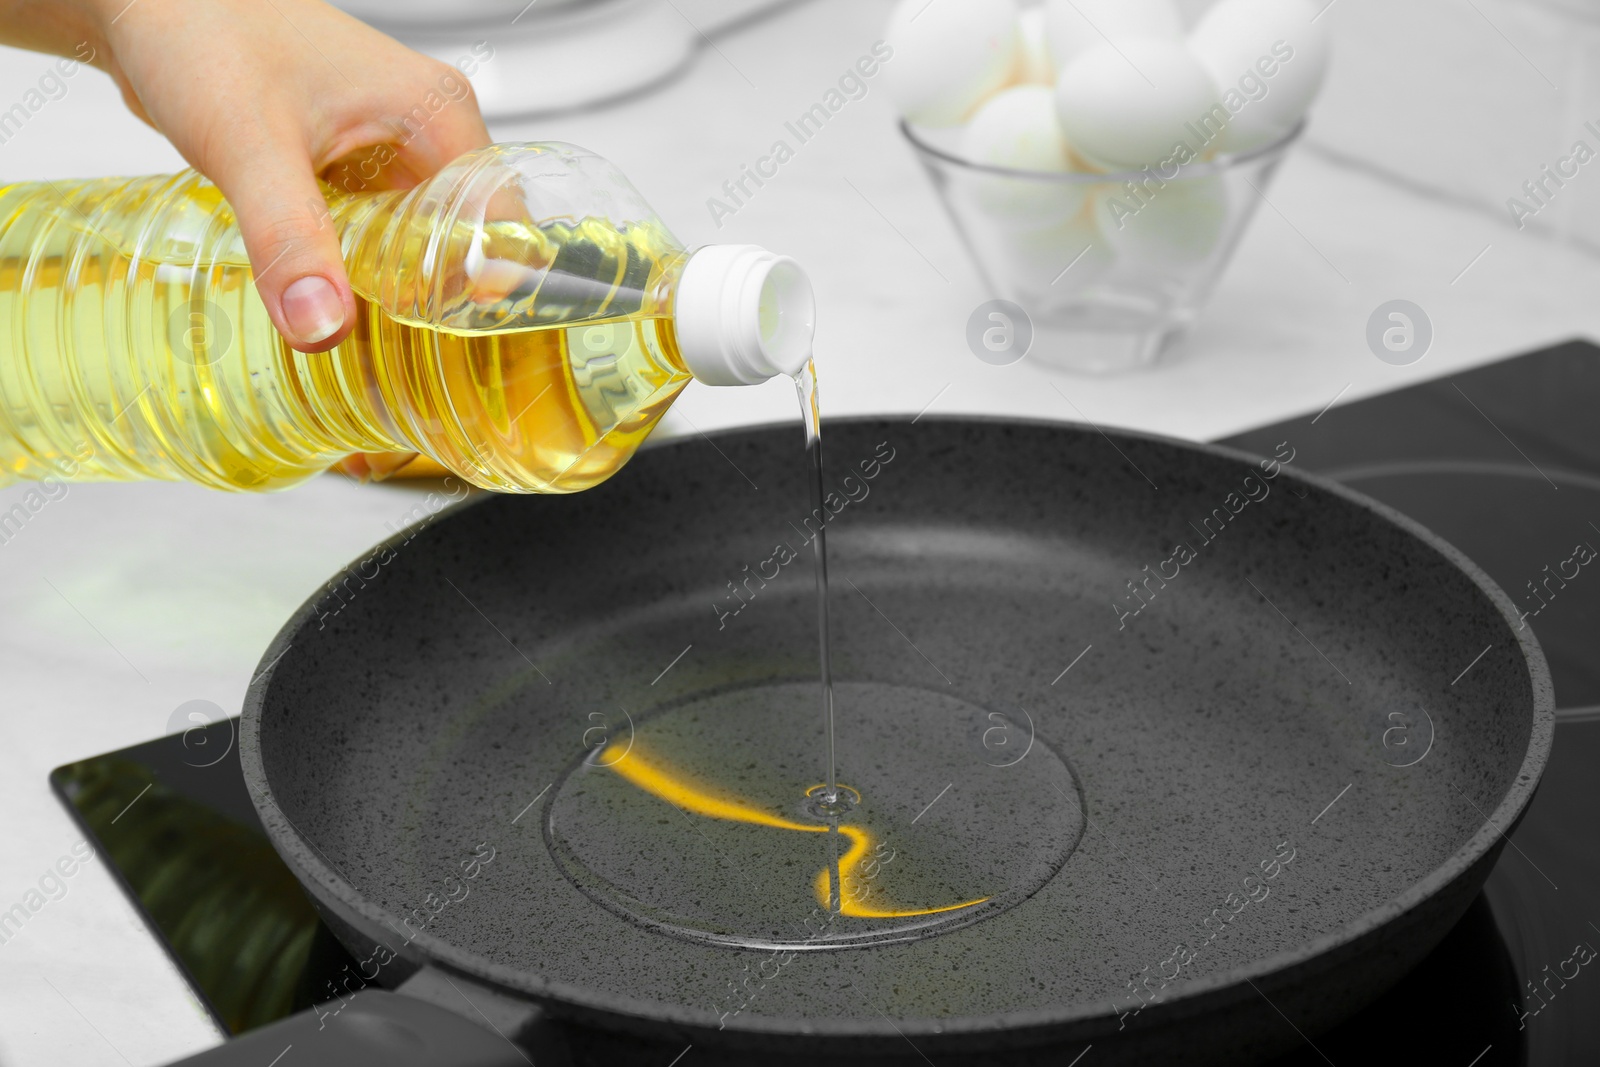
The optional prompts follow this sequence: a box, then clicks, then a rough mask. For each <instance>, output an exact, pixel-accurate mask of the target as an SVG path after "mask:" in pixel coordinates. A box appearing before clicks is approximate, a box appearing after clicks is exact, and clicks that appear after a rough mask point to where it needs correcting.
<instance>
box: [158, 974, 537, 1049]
mask: <svg viewBox="0 0 1600 1067" xmlns="http://www.w3.org/2000/svg"><path fill="white" fill-rule="evenodd" d="M419 973H430V969H429V968H424V969H423V971H422V972H419ZM441 977H442V976H441ZM413 980H414V979H413ZM457 981H460V980H459V979H458V980H457ZM410 984H411V983H410V982H408V983H407V985H408V986H409V985H410ZM483 992H487V991H483ZM423 995H424V996H425V995H426V993H424V994H423ZM528 1007H529V1009H530V1012H531V1015H530V1016H529V1017H528V1018H526V1019H525V1020H524V1025H523V1026H522V1027H519V1028H518V1030H517V1031H514V1032H516V1033H517V1034H518V1036H519V1037H521V1036H522V1035H524V1034H527V1033H528V1032H529V1031H530V1030H540V1029H546V1028H547V1024H546V1023H545V1022H544V1020H543V1013H542V1012H541V1011H540V1010H539V1009H538V1008H537V1007H535V1006H532V1005H529V1006H528ZM484 1020H485V1021H489V1017H488V1016H484ZM491 1025H493V1024H492V1023H491ZM502 1029H503V1028H502ZM290 1049H293V1055H292V1056H290V1057H289V1058H288V1059H286V1060H285V1067H287V1065H288V1064H291V1063H292V1064H293V1065H294V1067H367V1065H371V1067H527V1064H528V1062H529V1057H528V1054H527V1053H526V1052H524V1051H522V1049H521V1048H519V1047H518V1046H516V1045H514V1044H512V1043H511V1040H510V1039H509V1038H507V1037H504V1036H501V1035H500V1034H498V1033H496V1032H495V1031H494V1030H492V1029H489V1028H488V1027H486V1026H484V1025H482V1024H481V1023H477V1022H473V1021H472V1020H471V1019H469V1018H467V1017H466V1016H464V1015H462V1014H459V1013H457V1012H456V1011H453V1010H451V1009H449V1008H443V1007H440V1006H438V1005H437V1004H432V1003H429V1002H428V1000H426V999H422V998H421V997H419V996H408V995H405V994H402V993H390V992H388V991H386V990H382V989H363V990H361V991H360V992H359V993H356V994H355V995H353V996H352V997H351V998H350V1000H349V1001H348V1002H346V1003H345V1004H344V1006H343V1007H342V1008H338V1009H337V1010H333V1005H332V1004H324V1005H321V1006H320V1007H316V1008H309V1009H307V1010H305V1011H303V1012H300V1013H299V1014H298V1015H291V1016H290V1017H289V1018H287V1019H280V1020H279V1021H277V1022H275V1023H272V1024H271V1025H269V1026H263V1027H262V1028H260V1029H259V1030H252V1031H250V1032H249V1033H247V1034H244V1035H242V1036H240V1037H237V1038H234V1039H233V1040H231V1041H228V1042H226V1043H225V1044H222V1045H219V1046H217V1047H216V1048H213V1049H207V1050H206V1051H205V1052H201V1053H199V1054H198V1055H195V1056H190V1057H188V1058H187V1059H183V1060H179V1061H177V1062H176V1063H174V1064H171V1065H170V1067H266V1065H267V1064H274V1063H277V1062H278V1059H279V1058H280V1057H283V1056H284V1053H286V1052H288V1051H289V1050H290ZM538 1059H539V1063H540V1067H544V1063H545V1062H546V1060H545V1058H544V1057H539V1058H538Z"/></svg>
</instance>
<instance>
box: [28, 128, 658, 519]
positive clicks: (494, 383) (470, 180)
mask: <svg viewBox="0 0 1600 1067" xmlns="http://www.w3.org/2000/svg"><path fill="white" fill-rule="evenodd" d="M327 192H328V205H327V210H326V213H325V214H322V208H321V205H308V207H307V210H308V211H312V210H315V211H317V212H318V214H319V215H320V216H321V219H322V222H323V224H324V225H331V226H334V227H336V228H337V230H338V233H339V235H340V239H341V242H342V245H343V249H344V258H345V263H346V266H347V267H348V269H349V273H350V279H351V284H352V287H353V288H354V289H355V292H356V298H357V300H356V303H357V312H356V314H357V318H356V323H355V328H354V330H353V331H352V333H351V334H350V336H349V338H348V339H347V340H346V341H345V342H344V343H343V344H341V345H339V346H338V347H337V348H335V349H333V350H331V351H329V352H325V353H320V354H316V355H305V354H302V353H299V352H295V351H294V350H292V349H291V348H289V346H288V344H287V343H286V342H285V341H284V340H283V338H282V337H280V336H279V335H278V333H277V332H276V331H275V330H274V329H273V327H272V324H271V322H270V320H269V319H268V317H267V313H266V309H265V308H264V307H263V306H262V304H261V301H260V298H259V297H258V296H257V293H256V289H255V285H254V277H253V275H252V273H251V268H250V265H249V261H248V259H247V257H246V255H245V252H244V246H243V243H242V241H241V239H240V236H239V230H238V227H237V225H236V224H235V221H234V216H233V212H232V210H231V209H230V208H229V206H228V204H227V202H226V201H225V200H223V199H222V197H221V195H220V194H219V193H218V191H217V190H216V188H215V187H214V186H212V185H211V184H210V183H209V182H207V181H206V180H205V179H203V178H201V177H200V176H198V175H197V174H195V173H194V172H192V171H189V172H185V173H183V174H179V175H176V176H164V177H151V178H135V179H102V180H95V181H82V182H59V181H58V182H28V183H18V184H13V185H5V186H0V331H4V335H3V336H0V484H3V483H4V482H6V481H9V480H13V479H19V478H20V479H42V478H46V477H51V476H54V477H57V478H62V479H70V480H109V479H136V478H160V479H183V480H188V481H194V482H199V483H201V484H204V485H209V486H214V487H217V488H224V489H254V490H264V489H276V488H281V487H284V486H288V485H292V484H294V483H296V482H298V481H301V480H303V479H305V478H307V477H310V476H311V475H313V474H315V473H317V472H318V471H321V470H324V469H326V468H327V467H328V466H329V465H330V464H332V463H334V462H336V461H337V460H339V459H340V458H342V457H343V456H345V455H348V454H349V453H352V452H411V451H416V452H421V453H423V454H425V455H427V456H430V457H432V458H433V459H435V460H437V461H438V462H440V463H441V464H443V465H444V466H445V467H447V468H449V469H451V470H453V471H455V472H456V473H457V474H459V475H461V476H462V477H463V478H465V479H466V480H468V481H470V482H472V483H473V484H476V485H479V486H482V487H485V488H491V489H496V490H501V491H509V492H572V491H576V490H580V489H584V488H587V487H589V486H591V485H594V484H596V483H598V482H600V481H603V480H604V479H605V478H607V477H609V476H610V475H611V474H613V473H614V472H615V471H616V470H617V469H618V468H619V467H621V466H622V464H623V463H625V462H626V461H627V459H628V458H629V456H631V455H632V453H633V451H634V449H635V448H637V447H638V445H639V443H640V442H641V441H642V440H643V439H644V437H645V436H646V435H647V434H648V433H649V431H650V429H651V428H652V427H653V426H654V425H655V423H656V422H657V421H658V420H659V419H660V417H661V415H662V413H663V412H664V411H665V410H666V408H667V407H668V406H669V405H670V404H671V402H672V400H673V399H674V398H675V397H676V396H677V394H678V393H679V392H680V391H681V390H682V389H683V387H684V385H685V384H687V382H688V381H689V374H688V372H687V371H686V370H685V369H684V366H683V361H682V359H681V357H680V355H679V353H678V351H677V343H676V339H675V335H674V331H673V327H672V321H671V318H670V314H671V309H672V295H673V288H674V286H675V284H676V280H677V278H678V276H679V274H680V272H681V270H682V267H683V263H684V260H685V254H684V253H683V251H682V250H681V248H680V246H679V245H678V244H677V242H676V241H675V240H674V239H673V238H672V235H671V234H670V233H668V232H667V230H666V229H665V228H664V227H663V226H662V225H661V223H660V222H659V220H657V219H656V218H655V216H654V214H653V213H652V212H651V211H650V209H649V208H648V206H646V205H645V204H644V203H643V201H642V200H641V199H640V198H639V196H638V194H637V193H636V192H635V191H634V190H633V189H632V187H631V186H630V185H628V183H627V181H626V179H624V178H622V176H621V175H620V174H618V173H617V172H616V171H615V170H614V169H613V168H611V166H610V165H609V164H607V163H606V162H605V161H604V160H602V159H600V158H599V157H597V156H593V155H591V154H589V153H586V152H583V151H582V150H579V149H574V148H572V147H570V146H565V145H535V144H522V145H516V144H513V145H495V146H491V147H490V148H486V149H483V150H480V151H478V152H474V153H471V154H469V155H467V156H464V157H462V158H461V159H459V160H457V161H456V162H454V163H452V164H451V165H450V166H449V167H447V168H446V169H445V170H444V171H442V172H441V173H440V174H439V175H437V176H436V177H435V178H433V179H432V180H430V181H429V182H427V183H426V184H424V185H422V186H419V187H418V188H417V189H414V190H411V191H409V192H406V193H398V192H381V193H367V194H358V195H345V194H339V193H336V192H334V191H333V190H331V189H329V190H328V191H327ZM266 269H267V270H271V269H272V267H271V266H268V267H267V268H266Z"/></svg>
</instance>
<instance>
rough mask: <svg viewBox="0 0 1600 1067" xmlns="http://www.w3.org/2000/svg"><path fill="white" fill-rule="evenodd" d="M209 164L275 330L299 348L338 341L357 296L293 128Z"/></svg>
mask: <svg viewBox="0 0 1600 1067" xmlns="http://www.w3.org/2000/svg"><path fill="white" fill-rule="evenodd" d="M208 163H209V166H208V167H207V168H206V171H207V176H208V177H210V178H211V180H212V181H214V182H215V183H216V184H217V187H218V188H219V189H220V190H222V195H223V196H224V197H226V198H227V200H228V203H229V204H231V205H232V206H233V210H234V214H235V215H236V216H237V217H238V220H239V229H240V232H241V233H242V234H243V236H244V245H245V250H246V251H247V252H248V253H249V254H250V266H251V269H252V270H253V271H254V272H255V282H256V291H257V292H258V293H260V294H261V302H262V303H263V304H265V305H266V309H267V314H268V315H269V316H270V317H271V318H272V324H273V325H274V326H276V327H277V328H278V332H279V333H281V334H283V336H284V337H285V338H286V339H287V340H288V341H289V343H290V344H291V345H292V346H294V347H295V348H297V349H299V350H300V351H302V352H322V351H325V350H326V349H329V348H332V347H333V346H334V345H336V344H338V343H339V342H340V341H342V340H344V338H345V336H346V335H347V334H348V333H349V332H350V327H351V325H352V324H353V323H354V321H355V298H354V297H353V296H352V295H351V293H350V282H349V279H348V278H347V277H346V276H345V269H344V260H343V259H342V258H340V252H339V235H338V232H337V230H336V229H335V228H334V226H333V222H332V220H331V219H330V218H329V216H328V209H327V202H326V201H325V200H324V199H323V196H322V190H321V188H320V187H319V186H318V185H317V180H316V177H315V175H314V174H313V173H312V170H311V160H310V157H309V155H308V154H307V152H306V150H305V146H304V145H303V144H301V143H300V142H299V141H298V140H296V139H295V137H294V136H293V135H292V134H290V135H285V136H280V137H276V138H268V139H267V140H266V142H265V143H262V142H261V141H259V140H257V139H254V138H252V139H250V140H249V141H242V143H238V144H234V145H232V146H231V147H230V150H229V152H228V153H227V154H226V156H224V158H222V159H220V160H217V161H208Z"/></svg>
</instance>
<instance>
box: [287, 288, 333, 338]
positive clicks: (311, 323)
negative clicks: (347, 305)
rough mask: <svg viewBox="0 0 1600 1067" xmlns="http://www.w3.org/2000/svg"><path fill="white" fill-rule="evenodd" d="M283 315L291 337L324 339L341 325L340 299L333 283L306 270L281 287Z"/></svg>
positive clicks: (330, 335)
mask: <svg viewBox="0 0 1600 1067" xmlns="http://www.w3.org/2000/svg"><path fill="white" fill-rule="evenodd" d="M283 318H284V321H285V322H287V323H288V324H289V332H290V334H292V335H293V336H292V337H291V340H295V341H298V342H300V343H301V344H303V345H314V344H316V343H317V342H318V341H326V340H327V339H328V338H330V337H332V336H333V335H334V334H336V333H338V332H339V328H340V327H341V326H343V325H344V301H342V300H340V299H339V291H338V290H337V289H335V288H334V287H333V283H332V282H330V281H329V280H328V279H326V278H324V277H322V276H321V275H320V274H308V275H306V276H305V277H304V278H301V279H299V280H297V281H295V282H294V283H292V284H291V285H290V286H289V288H287V289H285V290H284V291H283Z"/></svg>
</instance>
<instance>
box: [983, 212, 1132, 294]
mask: <svg viewBox="0 0 1600 1067" xmlns="http://www.w3.org/2000/svg"><path fill="white" fill-rule="evenodd" d="M1113 262H1114V259H1113V256H1112V252H1111V247H1110V245H1109V244H1107V243H1106V240H1105V238H1104V237H1102V236H1101V234H1100V230H1099V228H1098V227H1096V226H1095V223H1094V219H1093V218H1091V217H1090V216H1089V214H1088V213H1087V212H1085V213H1083V214H1080V215H1075V216H1073V217H1072V218H1070V219H1067V220H1065V221H1064V222H1060V223H1057V224H1056V225H1054V226H1046V227H1041V228H1036V229H1026V230H997V231H995V233H994V234H993V235H991V238H990V241H989V262H988V263H987V264H986V265H985V266H986V269H987V272H988V273H989V275H990V276H991V277H992V278H993V279H994V280H995V281H996V282H999V283H1001V285H1002V288H1003V289H1005V290H1006V291H1009V292H1012V293H1016V294H1017V295H1018V297H1019V299H1018V303H1020V304H1022V305H1023V306H1025V307H1028V308H1031V309H1035V310H1038V311H1044V310H1046V309H1048V308H1051V307H1053V306H1057V305H1060V304H1062V303H1067V302H1069V301H1070V298H1071V297H1072V296H1073V295H1074V294H1076V293H1079V292H1082V291H1083V290H1084V289H1087V288H1089V287H1090V286H1092V285H1094V284H1095V283H1096V282H1098V281H1100V279H1102V278H1104V277H1105V276H1106V275H1107V274H1108V273H1110V271H1111V267H1112V264H1113Z"/></svg>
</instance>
